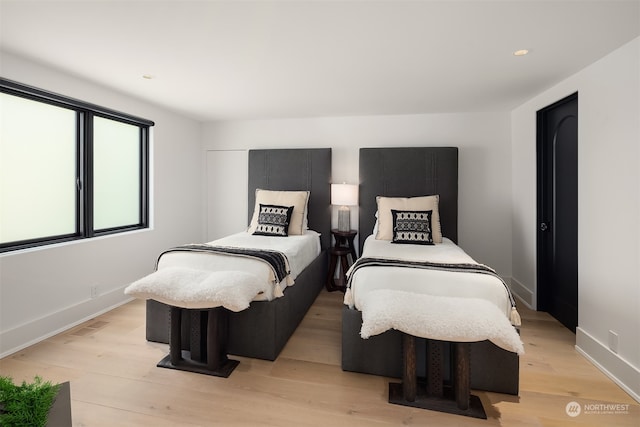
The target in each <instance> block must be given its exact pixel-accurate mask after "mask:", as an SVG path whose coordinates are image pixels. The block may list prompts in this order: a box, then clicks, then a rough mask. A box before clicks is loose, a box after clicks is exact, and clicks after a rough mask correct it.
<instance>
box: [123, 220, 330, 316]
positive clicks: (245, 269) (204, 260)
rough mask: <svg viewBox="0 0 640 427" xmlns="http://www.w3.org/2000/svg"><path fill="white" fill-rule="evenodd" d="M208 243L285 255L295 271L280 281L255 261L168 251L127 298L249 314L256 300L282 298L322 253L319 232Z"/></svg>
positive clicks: (131, 287)
mask: <svg viewBox="0 0 640 427" xmlns="http://www.w3.org/2000/svg"><path fill="white" fill-rule="evenodd" d="M209 244H211V245H214V246H227V247H241V248H250V249H269V250H275V251H279V252H282V253H284V254H285V255H286V257H287V260H288V267H289V270H290V273H289V275H288V276H286V277H285V278H284V279H283V280H282V281H281V282H279V283H278V280H277V278H276V275H275V274H274V272H273V269H272V268H271V266H270V265H269V264H267V263H266V262H263V261H262V260H259V259H255V258H247V257H243V256H235V255H228V254H221V253H208V252H207V253H203V252H180V251H178V252H167V253H165V254H163V255H162V256H161V257H160V260H159V262H158V268H157V270H156V271H155V272H153V273H151V274H149V275H147V276H145V277H143V278H141V279H139V280H136V281H135V282H133V283H132V284H130V285H129V286H127V287H126V288H125V290H124V292H125V294H126V295H129V296H132V297H135V298H140V299H153V300H156V301H160V302H162V303H165V304H169V305H171V306H176V307H182V308H195V309H205V308H214V307H220V306H222V307H225V308H227V309H229V310H231V311H236V312H237V311H241V310H245V309H246V308H248V307H249V305H250V304H251V301H259V300H269V301H271V300H272V299H274V298H278V297H281V296H283V295H284V294H283V290H284V288H285V287H286V286H291V285H293V284H294V281H295V278H296V277H297V276H298V274H300V273H301V272H302V270H304V269H305V268H306V266H307V265H309V264H310V263H311V262H312V261H313V260H314V259H315V258H316V257H317V256H318V254H320V239H319V234H318V233H316V232H315V231H307V232H306V233H305V234H303V235H300V236H289V237H269V236H254V235H251V234H249V233H246V232H243V233H237V234H234V235H231V236H228V237H225V238H222V239H218V240H215V241H212V242H209Z"/></svg>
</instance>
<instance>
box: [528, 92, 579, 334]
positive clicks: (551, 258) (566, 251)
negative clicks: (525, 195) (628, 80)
mask: <svg viewBox="0 0 640 427" xmlns="http://www.w3.org/2000/svg"><path fill="white" fill-rule="evenodd" d="M537 114H538V116H537V126H538V129H537V140H538V141H537V163H538V190H537V192H538V227H539V228H538V239H537V247H538V249H537V251H538V266H537V268H538V284H537V285H538V286H537V289H538V291H537V298H538V309H539V310H541V311H547V312H549V313H550V314H551V315H552V316H553V317H555V318H556V319H558V320H559V321H560V322H561V323H562V324H563V325H565V326H566V327H567V328H569V329H571V330H572V331H573V332H574V333H575V331H576V326H577V325H578V94H577V93H575V94H573V95H571V96H568V97H567V98H565V99H562V100H560V101H558V102H556V103H554V104H552V105H550V106H548V107H546V108H543V109H542V110H540V111H538V113H537Z"/></svg>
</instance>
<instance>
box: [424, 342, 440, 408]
mask: <svg viewBox="0 0 640 427" xmlns="http://www.w3.org/2000/svg"><path fill="white" fill-rule="evenodd" d="M443 347H444V346H443V342H442V341H436V340H427V357H426V364H427V366H426V369H425V371H426V376H427V394H428V395H429V396H435V397H442V396H443V394H444V390H443V385H444V379H443V377H442V364H443V361H444V356H443V355H444V352H443V350H444V348H443Z"/></svg>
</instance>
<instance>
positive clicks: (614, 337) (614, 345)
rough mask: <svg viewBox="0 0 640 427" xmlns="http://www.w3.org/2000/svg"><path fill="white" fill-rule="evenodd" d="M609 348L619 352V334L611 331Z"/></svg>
mask: <svg viewBox="0 0 640 427" xmlns="http://www.w3.org/2000/svg"><path fill="white" fill-rule="evenodd" d="M609 350H611V351H613V352H614V353H616V354H618V334H616V333H615V332H613V331H609Z"/></svg>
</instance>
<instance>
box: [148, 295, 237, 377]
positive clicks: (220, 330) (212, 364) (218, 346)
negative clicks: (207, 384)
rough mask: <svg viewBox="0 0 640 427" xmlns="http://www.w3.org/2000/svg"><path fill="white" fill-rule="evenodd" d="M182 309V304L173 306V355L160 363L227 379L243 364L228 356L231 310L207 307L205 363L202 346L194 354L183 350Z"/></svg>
mask: <svg viewBox="0 0 640 427" xmlns="http://www.w3.org/2000/svg"><path fill="white" fill-rule="evenodd" d="M182 310H183V309H182V308H180V307H173V306H172V307H171V336H170V341H169V354H168V355H167V356H166V357H165V358H163V359H162V360H161V361H160V362H158V365H157V366H158V367H160V368H169V369H177V370H179V371H187V372H195V373H198V374H205V375H212V376H215V377H223V378H227V377H228V376H229V375H231V372H233V370H234V369H235V368H236V366H238V364H239V363H240V362H238V361H237V360H231V359H229V358H227V335H228V320H227V319H228V313H227V311H226V310H225V309H224V308H222V307H216V308H212V309H209V310H207V331H206V333H207V343H206V349H207V359H206V362H203V361H202V360H200V359H202V351H201V349H197V350H196V353H195V354H194V355H193V357H192V356H191V352H190V351H184V352H183V351H182V331H181V329H182ZM199 315H204V313H202V312H201V313H199Z"/></svg>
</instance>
